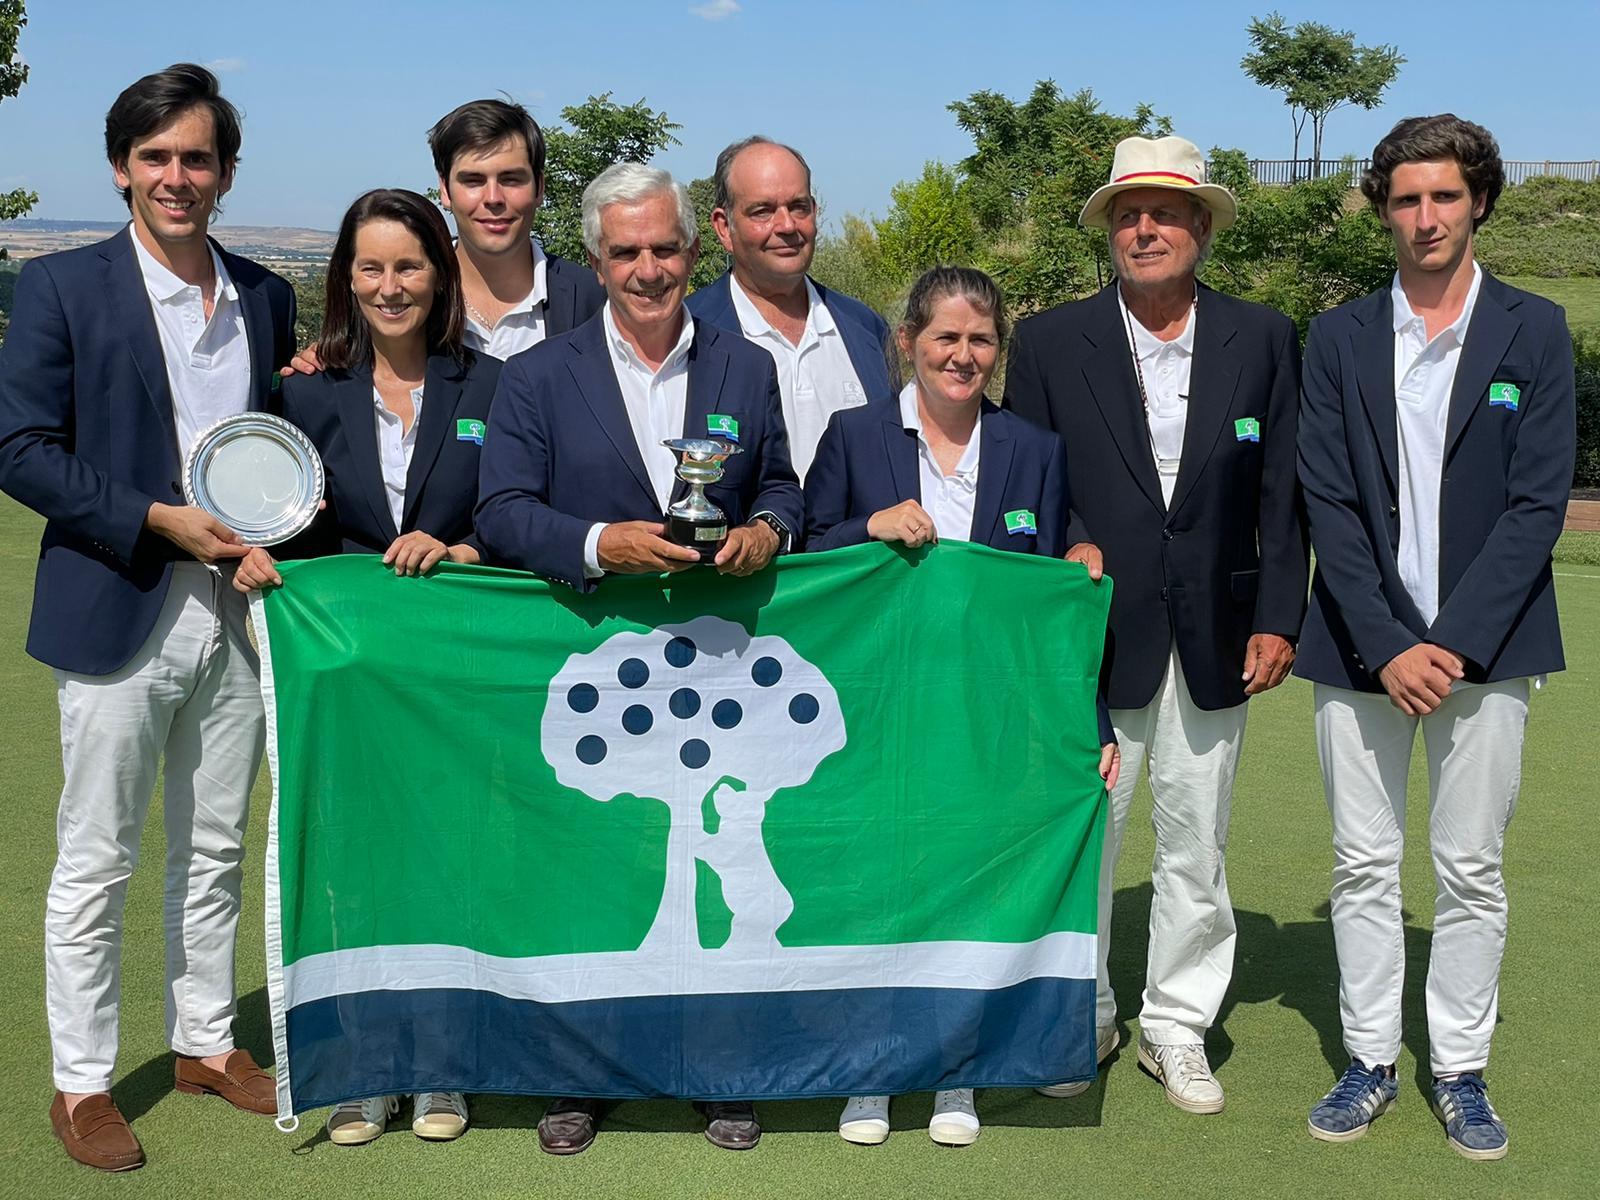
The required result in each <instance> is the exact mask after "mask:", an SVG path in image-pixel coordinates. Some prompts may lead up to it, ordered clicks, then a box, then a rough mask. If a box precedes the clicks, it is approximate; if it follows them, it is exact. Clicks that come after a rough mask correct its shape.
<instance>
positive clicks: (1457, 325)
mask: <svg viewBox="0 0 1600 1200" xmlns="http://www.w3.org/2000/svg"><path fill="white" fill-rule="evenodd" d="M1482 283H1483V271H1482V269H1481V268H1480V267H1479V266H1478V264H1477V263H1476V262H1474V263H1473V264H1472V286H1471V288H1469V289H1468V291H1467V299H1466V302H1465V303H1463V304H1462V306H1461V315H1460V316H1458V317H1457V318H1456V319H1455V320H1454V321H1452V322H1450V324H1449V325H1447V326H1445V327H1444V328H1443V329H1441V330H1440V331H1439V332H1438V333H1436V334H1435V335H1434V336H1433V338H1432V340H1429V338H1428V330H1427V324H1426V323H1425V322H1424V320H1423V319H1422V318H1421V317H1419V316H1418V315H1417V314H1416V313H1415V312H1414V311H1413V310H1412V308H1411V302H1410V301H1409V300H1407V299H1406V293H1405V289H1404V288H1402V287H1401V286H1400V274H1399V272H1398V271H1397V272H1395V277H1394V282H1393V283H1392V284H1390V286H1389V296H1390V298H1391V299H1392V300H1393V301H1394V415H1395V426H1396V430H1397V432H1398V433H1399V451H1400V457H1399V476H1400V477H1399V479H1398V480H1397V481H1396V483H1397V489H1398V491H1399V498H1398V499H1399V504H1398V505H1397V507H1398V508H1399V509H1400V554H1399V563H1398V565H1399V568H1400V582H1401V583H1403V584H1405V586H1406V591H1407V592H1409V593H1410V594H1411V599H1412V601H1413V602H1415V604H1416V606H1417V610H1418V611H1419V612H1420V613H1421V614H1422V619H1423V620H1424V621H1426V622H1428V624H1430V625H1431V624H1433V620H1434V618H1435V617H1437V616H1438V615H1439V482H1440V478H1441V476H1442V475H1443V474H1444V432H1445V425H1446V424H1447V423H1448V421H1449V418H1450V393H1451V391H1452V390H1453V389H1454V387H1455V382H1456V368H1457V367H1458V366H1460V365H1461V347H1462V346H1464V345H1465V344H1466V340H1467V327H1468V326H1469V325H1471V324H1472V310H1473V308H1474V307H1475V306H1476V305H1477V303H1478V289H1479V287H1480V286H1481V285H1482Z"/></svg>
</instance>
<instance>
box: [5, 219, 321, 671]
mask: <svg viewBox="0 0 1600 1200" xmlns="http://www.w3.org/2000/svg"><path fill="white" fill-rule="evenodd" d="M132 238H133V234H132V226H129V227H128V228H126V229H124V230H122V231H121V232H120V233H117V234H114V235H113V236H111V237H109V238H107V239H106V240H105V241H103V242H100V243H98V244H97V245H93V246H84V247H82V248H81V249H77V250H67V251H64V252H62V253H60V254H49V255H46V256H44V257H43V258H36V259H33V260H32V261H31V262H29V263H28V264H27V265H26V266H24V267H23V268H22V273H21V275H20V276H18V278H17V292H16V304H15V309H14V311H13V315H12V319H11V328H10V329H9V330H8V331H7V334H6V340H5V345H4V347H3V348H0V490H4V491H5V492H6V493H7V494H9V495H11V496H13V497H15V498H16V499H17V500H19V501H21V502H22V503H23V504H25V505H27V506H28V507H29V508H31V509H33V510H34V511H35V512H37V513H39V514H40V515H41V516H43V517H44V518H45V520H46V524H45V529H44V537H43V539H42V540H41V542H40V544H39V566H38V570H37V572H36V573H35V575H34V585H33V619H32V622H31V624H30V625H29V628H28V653H29V654H31V655H32V656H33V657H34V658H37V659H39V660H40V661H41V662H44V663H48V664H49V665H50V666H52V667H56V668H59V669H60V670H63V671H74V672H79V673H82V674H86V675H109V674H111V673H113V672H115V671H117V670H119V669H120V668H122V667H123V666H125V665H126V664H127V662H128V661H129V660H130V659H131V658H132V657H133V656H134V654H136V653H137V652H138V650H139V647H140V646H142V645H143V644H144V641H145V639H146V638H147V637H148V636H149V635H150V631H151V630H152V629H153V628H154V627H155V623H156V618H157V616H158V615H159V614H160V612H161V605H162V603H163V601H164V600H165V599H166V595H167V583H168V580H169V578H170V576H171V566H172V563H173V562H174V561H178V560H185V559H186V558H187V556H186V555H185V554H184V553H183V551H181V550H179V549H178V547H177V546H176V545H174V544H173V543H172V542H169V541H168V540H167V539H166V538H163V537H161V536H160V535H158V534H154V533H151V532H149V531H148V530H147V529H145V527H144V520H145V515H146V514H147V513H148V512H149V510H150V506H151V505H152V504H154V503H156V502H158V501H159V502H161V503H163V504H182V503H183V488H182V485H181V480H182V477H183V464H182V462H181V461H180V460H179V457H178V434H177V425H176V421H175V418H174V416H173V410H172V391H171V388H170V387H169V385H168V383H167V365H166V360H165V359H164V358H163V357H162V353H161V338H160V335H159V334H158V333H157V332H156V323H155V314H154V313H152V312H151V310H150V298H149V293H148V292H147V291H146V289H145V284H144V275H143V273H142V272H141V271H140V270H139V260H138V257H137V255H136V254H135V253H134V249H133V240H132ZM217 250H218V252H219V253H220V255H221V256H222V262H223V265H224V266H225V267H226V269H227V272H228V275H229V277H230V278H231V279H232V280H233V282H234V285H235V286H236V287H237V288H238V292H239V303H240V305H241V307H242V308H243V310H244V326H245V334H246V336H247V339H248V341H249V346H250V407H251V408H252V409H257V410H260V409H266V408H268V407H269V404H268V401H269V398H271V397H272V391H273V386H274V383H275V381H276V380H277V371H278V369H279V368H280V367H282V366H283V365H284V364H285V363H287V362H288V361H289V357H290V355H291V354H292V353H293V352H294V313H295V304H294V289H293V288H291V287H290V286H289V284H288V283H287V282H286V281H284V280H282V279H280V278H279V277H278V276H276V275H274V274H273V273H272V272H271V271H269V270H267V269H266V268H265V267H262V266H260V265H258V264H256V263H253V262H251V261H250V260H249V259H245V258H239V257H238V256H236V255H233V254H229V253H228V252H227V251H226V250H223V249H222V248H221V247H220V246H218V247H217ZM191 561H192V560H191Z"/></svg>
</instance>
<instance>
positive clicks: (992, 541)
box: [805, 397, 1116, 745]
mask: <svg viewBox="0 0 1600 1200" xmlns="http://www.w3.org/2000/svg"><path fill="white" fill-rule="evenodd" d="M805 493H806V549H807V550H831V549H833V548H835V547H837V546H856V545H860V544H861V543H863V542H866V541H870V540H871V538H870V536H869V535H868V533H867V521H868V519H869V518H871V516H872V515H873V514H874V513H876V512H880V511H882V510H883V509H885V508H893V507H894V506H895V505H896V504H899V503H901V502H902V501H905V500H915V501H916V502H917V503H918V504H920V503H922V475H921V472H920V470H919V468H918V462H917V435H916V433H915V432H913V431H912V430H910V429H907V428H906V427H905V424H904V421H903V420H902V418H901V416H900V400H899V398H898V397H896V398H895V399H894V400H893V401H883V400H880V401H878V402H876V403H874V404H869V405H867V406H866V407H864V408H850V409H845V410H844V411H843V412H836V413H834V414H833V416H832V417H831V418H830V419H829V421H828V428H827V430H826V431H825V432H824V433H823V435H822V440H821V441H820V442H818V443H817V457H816V459H815V460H814V461H813V462H812V464H811V470H810V471H808V472H807V473H806V483H805ZM1070 504H1071V491H1070V489H1069V488H1068V486H1067V454H1066V450H1065V449H1064V448H1063V447H1062V445H1061V439H1060V438H1058V437H1057V436H1056V435H1055V434H1053V433H1049V432H1047V431H1045V430H1043V429H1040V428H1038V427H1037V426H1035V425H1032V424H1029V423H1028V422H1027V421H1024V420H1023V419H1022V418H1021V417H1018V416H1017V415H1015V414H1014V413H1008V412H1002V411H1001V410H1000V409H998V408H996V407H995V406H994V405H993V404H990V403H989V401H987V400H985V401H983V402H982V408H980V409H979V414H978V492H977V495H976V496H974V497H973V506H972V536H971V538H970V539H969V540H971V541H974V542H977V543H978V544H979V545H984V546H988V547H990V548H991V549H994V550H1012V551H1015V552H1017V553H1019V554H1043V555H1047V556H1048V557H1050V558H1060V557H1061V556H1062V555H1064V554H1065V553H1066V552H1067V542H1066V537H1067V511H1068V508H1069V506H1070ZM1024 508H1025V509H1027V510H1028V511H1029V512H1031V513H1032V514H1033V518H1034V527H1035V529H1036V530H1037V532H1035V533H1025V532H1020V531H1019V532H1016V533H1012V532H1010V531H1008V530H1007V529H1006V514H1007V513H1008V512H1015V511H1017V510H1018V509H1024ZM1099 711H1100V743H1101V745H1105V744H1106V743H1108V742H1113V741H1115V740H1116V735H1115V734H1114V733H1113V732H1112V729H1111V716H1110V714H1109V713H1108V712H1106V706H1105V700H1104V698H1103V696H1102V698H1101V699H1100V703H1099Z"/></svg>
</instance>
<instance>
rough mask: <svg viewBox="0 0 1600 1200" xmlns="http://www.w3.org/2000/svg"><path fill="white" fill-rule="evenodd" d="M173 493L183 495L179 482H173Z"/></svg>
mask: <svg viewBox="0 0 1600 1200" xmlns="http://www.w3.org/2000/svg"><path fill="white" fill-rule="evenodd" d="M172 494H173V495H174V496H181V495H183V489H182V488H181V487H179V486H178V485H177V484H173V485H172Z"/></svg>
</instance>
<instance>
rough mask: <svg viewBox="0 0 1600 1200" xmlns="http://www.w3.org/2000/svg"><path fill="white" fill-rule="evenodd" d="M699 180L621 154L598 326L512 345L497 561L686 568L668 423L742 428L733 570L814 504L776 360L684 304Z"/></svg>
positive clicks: (556, 1139)
mask: <svg viewBox="0 0 1600 1200" xmlns="http://www.w3.org/2000/svg"><path fill="white" fill-rule="evenodd" d="M697 229H698V224H697V222H696V220H695V215H694V205H693V204H692V203H691V202H690V200H689V192H688V189H687V188H685V187H684V186H683V185H682V184H681V183H678V182H677V181H675V180H674V179H673V178H672V176H671V175H669V174H667V172H665V171H663V170H660V169H659V168H657V167H648V166H643V165H640V164H638V163H618V164H616V165H615V166H611V167H608V168H606V169H605V170H604V171H602V172H601V173H600V174H599V175H598V176H597V177H596V178H595V180H594V182H592V183H591V184H590V185H589V186H588V187H587V188H585V189H584V192H583V238H584V244H585V245H586V246H587V247H588V250H589V258H590V261H591V262H592V263H593V264H594V267H595V270H596V271H597V272H598V273H599V275H600V278H601V279H602V280H603V281H604V283H605V287H606V296H607V300H606V306H605V308H603V309H602V310H601V313H600V315H599V316H598V317H596V318H595V319H594V320H592V321H590V322H589V323H588V324H586V325H583V326H581V327H579V328H578V329H576V330H574V331H573V332H572V333H569V334H564V335H562V336H561V337H557V338H552V339H550V340H549V341H547V342H546V343H545V344H544V345H542V346H537V347H535V348H534V349H532V350H529V351H527V352H525V353H523V354H519V355H517V356H516V357H514V358H512V359H511V361H510V362H508V363H507V364H506V366H505V370H504V371H502V372H501V375H500V386H499V389H498V390H497V391H496V393H495V398H494V405H493V407H492V409H491V411H490V414H489V428H488V430H487V431H486V432H485V434H484V439H483V454H482V460H481V467H480V472H481V475H480V478H481V483H480V487H479V500H478V511H477V518H476V519H477V525H478V537H479V540H480V541H481V542H482V544H483V547H484V549H485V551H486V552H487V554H488V559H489V561H490V562H491V563H496V564H500V565H504V566H512V567H521V568H523V569H525V570H531V571H538V572H539V573H540V574H543V575H548V576H550V577H551V578H553V579H559V580H561V581H562V582H564V583H568V584H571V585H572V586H573V587H576V588H580V589H583V590H588V589H590V588H592V587H594V585H595V581H596V580H597V579H598V578H600V577H601V576H602V575H604V574H607V573H611V572H620V573H630V574H644V573H654V572H660V571H681V570H684V569H686V568H688V567H692V566H694V565H695V564H696V563H698V562H699V557H700V556H699V552H698V551H696V550H693V549H690V548H689V547H687V546H680V545H677V544H676V543H674V542H671V541H668V540H667V539H666V537H665V536H664V535H665V533H666V529H665V526H664V525H663V523H662V518H663V514H664V511H665V509H666V507H667V505H668V503H669V501H670V500H671V499H672V498H673V497H675V496H682V495H683V494H684V492H685V491H686V489H687V485H686V484H683V483H681V482H680V481H678V480H677V478H676V473H675V468H676V465H677V461H678V460H677V457H676V455H674V454H673V452H672V451H670V450H668V449H667V448H666V447H664V446H663V445H661V442H662V441H663V440H664V439H667V438H678V437H701V438H703V437H706V436H708V435H714V436H718V437H729V436H731V437H732V438H734V439H736V440H737V442H738V444H739V446H740V448H741V449H742V450H743V453H741V454H736V455H734V456H732V457H731V458H729V459H727V460H726V462H725V464H724V466H725V467H726V473H725V474H724V475H723V478H722V482H721V483H719V484H713V485H711V486H709V487H707V488H706V495H707V496H708V497H709V498H710V499H711V500H712V501H713V502H715V503H716V504H717V505H718V506H719V507H721V508H722V510H723V511H724V512H725V513H726V514H727V517H728V525H729V529H728V540H727V542H726V544H725V545H724V546H723V547H722V549H721V550H719V551H718V552H717V556H716V565H717V569H718V570H719V571H721V572H723V573H725V574H734V575H748V574H751V573H753V572H755V571H759V570H761V569H762V568H763V567H765V566H766V565H767V564H768V563H770V562H771V561H772V559H773V557H774V556H775V555H776V554H778V553H779V551H780V550H781V549H783V548H785V547H786V545H787V544H788V542H789V541H790V540H791V538H798V537H799V534H800V531H801V526H802V522H803V520H804V516H805V504H804V499H803V497H802V496H801V493H800V485H799V483H798V482H797V481H796V479H795V477H794V469H793V468H792V467H791V466H790V465H789V446H788V435H787V434H786V433H785V432H784V428H783V417H782V415H781V413H780V411H779V406H778V384H777V379H776V377H775V375H774V373H773V368H772V360H771V359H770V358H768V357H767V356H766V355H765V354H763V353H762V352H761V351H760V350H757V349H756V348H755V347H753V346H751V345H749V344H748V343H747V342H745V341H744V339H743V338H738V337H733V336H730V335H729V334H727V333H724V332H722V331H720V330H717V329H715V328H713V327H711V326H709V325H704V324H701V323H697V322H696V321H695V320H694V319H693V318H692V317H690V316H689V314H688V312H687V311H686V310H685V309H684V307H683V294H684V290H685V289H686V287H687V286H688V279H689V273H690V272H691V271H692V270H693V269H694V261H695V257H696V255H697V254H698V252H699V243H698V241H697V239H696V230H697ZM705 1110H706V1137H707V1138H708V1139H709V1140H710V1141H711V1142H712V1143H713V1144H714V1145H717V1146H720V1147H723V1148H724V1149H730V1150H747V1149H749V1148H750V1147H752V1146H754V1145H755V1144H756V1142H757V1141H758V1140H759V1139H760V1137H761V1127H760V1125H758V1124H757V1123H756V1116H755V1109H754V1108H753V1107H752V1106H751V1105H750V1104H748V1103H742V1102H741V1103H710V1104H707V1105H705ZM598 1116H599V1106H598V1105H597V1104H596V1102H595V1101H593V1100H588V1099H580V1098H573V1097H562V1098H559V1099H557V1100H555V1101H553V1102H552V1103H551V1105H550V1108H549V1110H548V1111H546V1113H545V1115H544V1117H543V1119H541V1120H540V1122H539V1145H540V1146H541V1147H542V1148H543V1149H544V1150H545V1151H546V1152H548V1153H551V1154H577V1153H579V1152H581V1151H583V1150H585V1149H587V1148H588V1146H589V1144H590V1143H591V1142H593V1141H594V1136H595V1125H596V1121H597V1119H598Z"/></svg>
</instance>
